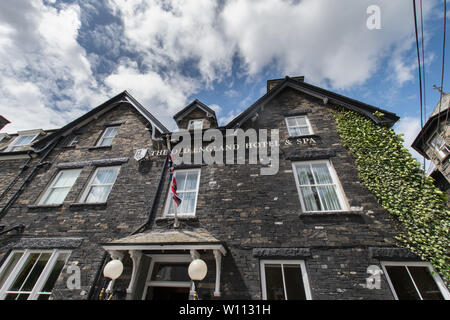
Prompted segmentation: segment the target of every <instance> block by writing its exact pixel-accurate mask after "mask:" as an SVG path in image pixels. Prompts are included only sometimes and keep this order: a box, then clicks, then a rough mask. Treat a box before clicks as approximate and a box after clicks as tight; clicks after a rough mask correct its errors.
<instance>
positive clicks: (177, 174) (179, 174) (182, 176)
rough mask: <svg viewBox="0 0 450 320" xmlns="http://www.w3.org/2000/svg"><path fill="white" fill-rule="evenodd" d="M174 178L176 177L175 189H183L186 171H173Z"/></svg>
mask: <svg viewBox="0 0 450 320" xmlns="http://www.w3.org/2000/svg"><path fill="white" fill-rule="evenodd" d="M175 178H176V179H177V187H178V189H177V190H178V191H183V190H184V185H185V180H186V172H184V171H183V172H175Z"/></svg>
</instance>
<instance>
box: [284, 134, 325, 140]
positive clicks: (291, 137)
mask: <svg viewBox="0 0 450 320" xmlns="http://www.w3.org/2000/svg"><path fill="white" fill-rule="evenodd" d="M300 138H313V139H320V136H319V135H317V134H305V135H300V136H289V137H288V139H292V140H294V139H300Z"/></svg>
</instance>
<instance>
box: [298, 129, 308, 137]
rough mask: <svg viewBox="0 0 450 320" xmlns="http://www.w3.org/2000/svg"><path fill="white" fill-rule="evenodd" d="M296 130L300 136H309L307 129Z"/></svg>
mask: <svg viewBox="0 0 450 320" xmlns="http://www.w3.org/2000/svg"><path fill="white" fill-rule="evenodd" d="M298 129H299V131H300V133H299V135H300V136H305V135H308V134H310V132H309V128H308V127H298Z"/></svg>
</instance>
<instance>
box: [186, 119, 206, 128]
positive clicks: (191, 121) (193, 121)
mask: <svg viewBox="0 0 450 320" xmlns="http://www.w3.org/2000/svg"><path fill="white" fill-rule="evenodd" d="M199 121H201V122H202V126H201V128H195V124H194V128H190V126H191V123H195V122H199ZM204 122H205V120H204V119H190V120H189V122H188V126H187V129H188V130H202V129H203V124H204Z"/></svg>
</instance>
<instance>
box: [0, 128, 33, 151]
mask: <svg viewBox="0 0 450 320" xmlns="http://www.w3.org/2000/svg"><path fill="white" fill-rule="evenodd" d="M39 134H40V132H39V133H30V134H19V135H18V136H17V137H16V138H15V139H14V140H13V141H11V143H10V144H9V145H8V148H6V150H5V152H13V150H12V149H14V148H23V147H26V146H29V145H30V144H32V143H33V141H34V140H35V139H36V138H37V137H38V136H39ZM21 137H33V138H32V139H31V141H30V142H29V143H27V144H20V145H16V142H18V141H19V139H20V138H21ZM15 151H20V150H15Z"/></svg>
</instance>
